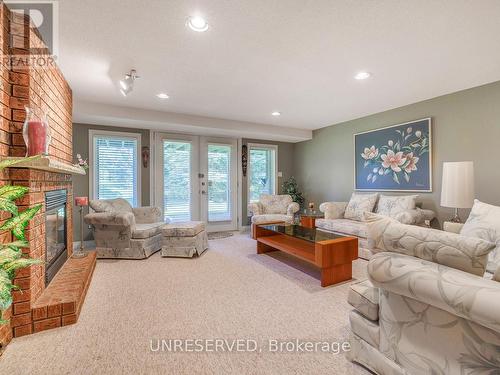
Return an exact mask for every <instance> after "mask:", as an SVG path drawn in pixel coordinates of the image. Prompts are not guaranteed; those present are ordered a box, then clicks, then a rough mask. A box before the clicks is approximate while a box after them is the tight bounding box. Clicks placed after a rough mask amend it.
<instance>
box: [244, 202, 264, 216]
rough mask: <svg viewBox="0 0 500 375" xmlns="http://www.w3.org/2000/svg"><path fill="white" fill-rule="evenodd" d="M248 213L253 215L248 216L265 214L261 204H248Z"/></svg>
mask: <svg viewBox="0 0 500 375" xmlns="http://www.w3.org/2000/svg"><path fill="white" fill-rule="evenodd" d="M247 211H248V213H249V214H250V213H251V215H248V216H254V215H262V214H263V213H264V209H263V208H262V204H261V203H260V202H253V203H248V206H247Z"/></svg>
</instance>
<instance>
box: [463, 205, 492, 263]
mask: <svg viewBox="0 0 500 375" xmlns="http://www.w3.org/2000/svg"><path fill="white" fill-rule="evenodd" d="M460 234H461V235H463V236H467V237H477V238H481V239H483V240H486V241H489V242H493V243H495V244H496V248H495V249H494V250H493V251H492V252H491V253H490V256H489V259H488V266H487V270H488V272H491V273H494V272H496V270H497V268H498V267H500V207H497V206H493V205H491V204H486V203H483V202H481V201H479V200H477V199H476V200H475V201H474V206H473V207H472V210H471V213H470V215H469V218H468V219H467V221H466V223H465V224H464V226H463V228H462V230H461V231H460Z"/></svg>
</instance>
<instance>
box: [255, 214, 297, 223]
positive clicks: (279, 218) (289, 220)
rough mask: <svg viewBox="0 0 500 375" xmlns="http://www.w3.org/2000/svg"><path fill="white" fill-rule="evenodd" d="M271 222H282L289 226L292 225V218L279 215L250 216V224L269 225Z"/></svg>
mask: <svg viewBox="0 0 500 375" xmlns="http://www.w3.org/2000/svg"><path fill="white" fill-rule="evenodd" d="M273 221H283V222H285V223H290V224H291V223H293V216H288V215H279V214H272V215H254V216H252V224H262V223H270V222H273Z"/></svg>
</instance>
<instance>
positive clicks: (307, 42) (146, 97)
mask: <svg viewBox="0 0 500 375" xmlns="http://www.w3.org/2000/svg"><path fill="white" fill-rule="evenodd" d="M59 3H60V51H59V55H60V57H59V64H60V66H61V68H62V70H63V72H64V74H65V76H66V78H67V79H68V81H69V83H70V85H71V87H72V89H73V92H74V97H75V119H76V120H77V121H78V120H83V121H85V120H89V118H90V117H92V116H91V115H90V114H89V113H88V112H87V113H84V112H85V111H84V107H85V108H86V109H87V110H88V108H90V107H89V103H92V102H94V103H99V105H100V108H102V105H112V106H113V108H115V107H116V108H120V107H133V108H139V109H141V110H153V111H155V113H156V114H158V113H161V112H169V113H181V114H189V115H195V116H203V118H207V117H211V118H220V119H227V120H235V122H234V124H235V127H237V126H239V127H240V128H242V129H243V128H245V127H249V126H251V124H249V123H257V124H267V125H272V126H271V127H270V128H272V129H275V128H274V127H273V126H284V127H287V128H298V129H306V130H310V129H317V128H320V127H324V126H328V125H331V124H334V123H338V122H342V121H346V120H350V119H354V118H358V117H361V116H364V115H368V114H372V113H376V112H380V111H384V110H387V109H391V108H395V107H399V106H402V105H405V104H409V103H414V102H417V101H421V100H425V99H429V98H432V97H436V96H439V95H443V94H447V93H451V92H455V91H459V90H462V89H465V88H470V87H474V86H478V85H481V84H485V83H489V82H493V81H497V80H500V48H499V47H500V32H499V30H500V29H499V20H500V1H499V0H481V1H470V0H442V1H439V0H433V1H431V0H414V1H410V0H407V1H399V0H246V1H245V0H203V1H201V0H198V1H192V0H185V1H180V0H178V1H175V0H172V1H167V0H157V1H153V0H148V1H146V0H105V1H103V0H84V1H83V0H64V1H60V2H59ZM192 14H201V15H203V16H204V17H205V18H206V19H207V20H208V22H209V24H210V29H209V31H208V32H206V33H195V32H193V31H191V30H189V29H188V28H186V27H185V21H186V18H187V17H188V16H189V15H192ZM131 68H135V69H137V72H138V74H139V75H141V76H142V78H141V79H140V80H138V81H137V82H136V85H135V89H134V91H133V93H131V94H130V95H129V96H128V97H126V98H124V97H122V96H121V94H120V93H119V92H118V87H117V81H118V80H119V79H120V78H122V76H123V75H124V74H125V73H126V72H127V71H128V70H129V69H131ZM360 70H367V71H369V72H371V73H372V74H373V77H372V78H370V79H368V80H366V81H356V80H354V79H353V76H354V74H355V73H356V72H358V71H360ZM158 92H167V93H168V94H169V95H170V96H171V98H170V99H168V100H165V101H161V100H159V99H157V98H156V97H155V94H156V93H158ZM79 103H85V105H83V104H82V105H80V104H79ZM80 107H81V108H82V109H81V110H80ZM116 108H115V109H116ZM275 110H277V111H281V112H282V116H281V117H279V118H274V117H272V116H271V112H272V111H275ZM80 112H81V113H80ZM146 112H147V111H142V112H141V113H146ZM127 113H130V110H128V112H127ZM429 115H431V114H429ZM86 116H87V117H86ZM102 116H105V115H104V114H103V115H102ZM102 116H101V117H102ZM94 117H99V116H98V115H97V114H96V116H94ZM126 117H127V116H126V114H125V112H124V114H123V116H115V120H116V118H118V122H120V121H123V122H126ZM165 118H166V120H165V122H168V119H167V117H165ZM136 120H137V121H138V122H140V119H136ZM89 121H90V120H89ZM92 121H97V120H92ZM99 121H101V122H106V121H105V119H102V118H100V120H99ZM115 122H116V121H115ZM160 122H161V121H160ZM136 123H137V122H136ZM283 132H285V133H286V129H283ZM304 134H305V138H308V136H307V133H304ZM309 134H310V132H309Z"/></svg>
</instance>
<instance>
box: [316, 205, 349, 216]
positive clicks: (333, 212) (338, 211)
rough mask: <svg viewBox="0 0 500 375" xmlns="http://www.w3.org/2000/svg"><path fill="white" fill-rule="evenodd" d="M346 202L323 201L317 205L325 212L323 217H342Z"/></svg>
mask: <svg viewBox="0 0 500 375" xmlns="http://www.w3.org/2000/svg"><path fill="white" fill-rule="evenodd" d="M347 204H348V203H347V202H324V203H321V204H320V205H319V210H320V211H321V212H324V213H325V219H331V220H334V219H342V218H343V217H344V212H345V209H346V207H347Z"/></svg>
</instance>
